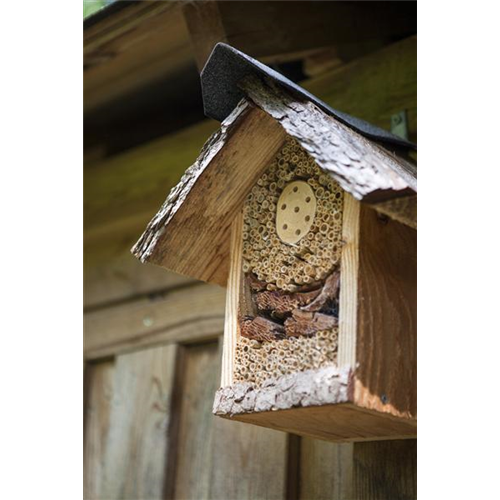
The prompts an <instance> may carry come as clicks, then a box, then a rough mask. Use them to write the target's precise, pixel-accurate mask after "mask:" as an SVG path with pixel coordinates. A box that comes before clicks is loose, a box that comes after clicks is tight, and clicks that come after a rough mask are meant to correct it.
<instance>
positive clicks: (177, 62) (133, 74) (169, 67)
mask: <svg viewBox="0 0 500 500" xmlns="http://www.w3.org/2000/svg"><path fill="white" fill-rule="evenodd" d="M192 60H193V53H192V47H191V44H190V40H189V33H188V30H187V27H186V25H185V23H184V19H183V17H182V12H181V9H180V5H179V3H177V2H143V3H135V4H132V3H131V4H130V5H128V6H127V7H126V8H122V9H121V10H120V11H119V12H115V13H114V14H113V15H112V16H108V17H106V18H104V19H102V20H101V21H100V22H97V23H95V24H93V25H92V26H89V27H86V28H85V29H84V68H85V86H84V90H85V94H84V97H85V98H84V103H85V111H86V112H89V111H92V110H94V109H96V108H98V107H99V106H102V105H105V104H107V103H109V102H110V101H112V100H116V99H118V98H121V97H123V96H125V95H126V94H129V93H131V92H133V91H134V90H136V89H137V88H138V87H140V86H144V85H146V84H147V83H148V82H154V81H155V80H158V78H161V77H163V78H165V76H171V77H172V78H173V77H174V75H175V74H176V73H177V72H179V70H182V69H183V68H185V67H186V66H188V65H190V64H192Z"/></svg>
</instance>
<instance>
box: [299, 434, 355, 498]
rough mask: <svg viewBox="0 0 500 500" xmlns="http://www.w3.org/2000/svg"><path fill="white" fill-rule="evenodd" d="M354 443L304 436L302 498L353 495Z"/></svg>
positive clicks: (301, 464)
mask: <svg viewBox="0 0 500 500" xmlns="http://www.w3.org/2000/svg"><path fill="white" fill-rule="evenodd" d="M355 446H359V445H358V444H354V443H341V444H337V443H327V442H326V441H320V440H318V439H311V438H302V443H301V454H300V496H299V498H300V500H348V499H354V498H355V497H354V496H353V495H352V491H353V488H352V486H353V484H352V481H353V451H354V447H355Z"/></svg>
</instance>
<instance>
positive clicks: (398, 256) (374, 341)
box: [221, 193, 416, 441]
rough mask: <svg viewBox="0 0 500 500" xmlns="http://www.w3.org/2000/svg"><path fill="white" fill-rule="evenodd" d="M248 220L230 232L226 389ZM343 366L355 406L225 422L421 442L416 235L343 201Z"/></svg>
mask: <svg viewBox="0 0 500 500" xmlns="http://www.w3.org/2000/svg"><path fill="white" fill-rule="evenodd" d="M242 220H243V218H242V215H241V214H239V215H238V216H237V217H236V218H235V220H234V222H233V224H232V228H231V251H230V255H231V258H230V270H229V278H228V286H227V296H226V320H225V331H224V348H223V356H222V374H221V386H222V387H223V388H224V387H228V386H232V385H233V383H234V379H233V373H234V360H235V348H236V342H237V338H238V335H239V333H238V321H237V317H238V302H239V295H240V289H241V276H242V270H241V263H242ZM342 234H343V241H344V246H343V249H342V260H341V287H340V297H339V305H340V307H339V348H338V365H339V366H340V367H348V368H349V369H350V373H351V375H350V377H351V378H350V389H349V393H348V394H349V396H348V398H349V401H348V402H342V403H339V404H333V405H332V404H326V405H322V406H312V407H307V408H304V407H295V408H290V409H286V410H279V411H263V412H252V413H239V414H237V415H230V414H228V415H222V416H224V417H226V418H232V419H234V420H239V421H243V422H248V423H252V424H256V425H261V426H264V427H271V428H274V429H279V430H284V431H287V432H293V433H296V434H300V435H304V436H310V437H316V438H320V439H326V440H330V441H361V440H374V439H401V438H414V437H415V436H416V231H415V230H414V229H411V228H409V227H408V226H405V225H403V224H401V223H399V222H396V221H394V220H389V219H387V218H385V217H383V216H380V215H379V214H377V212H375V211H374V210H373V209H371V208H370V207H368V206H366V205H363V204H360V203H359V202H358V201H356V200H355V199H354V198H353V197H352V196H351V195H349V194H348V193H345V196H344V214H343V228H342Z"/></svg>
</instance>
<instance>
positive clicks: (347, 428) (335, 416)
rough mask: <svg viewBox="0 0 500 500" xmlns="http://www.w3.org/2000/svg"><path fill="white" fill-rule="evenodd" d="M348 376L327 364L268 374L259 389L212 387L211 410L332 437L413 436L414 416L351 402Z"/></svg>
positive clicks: (375, 438) (347, 439) (318, 436)
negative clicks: (277, 376) (213, 396)
mask: <svg viewBox="0 0 500 500" xmlns="http://www.w3.org/2000/svg"><path fill="white" fill-rule="evenodd" d="M352 381H353V372H352V370H351V369H349V368H343V369H339V368H337V367H336V366H328V367H324V368H320V369H318V370H307V371H304V372H300V373H295V374H292V375H286V376H283V377H279V378H276V379H269V380H268V381H266V382H265V385H264V386H263V387H259V388H256V387H253V386H252V385H251V384H249V383H238V384H234V385H231V386H227V387H222V388H220V389H219V390H218V391H217V393H216V396H215V401H214V407H213V412H214V414H215V415H219V416H221V417H223V418H227V419H230V420H237V421H239V422H245V423H248V424H253V425H258V426H261V427H267V428H269V429H275V430H280V431H285V432H289V433H292V434H298V435H300V436H306V437H311V438H315V439H323V440H325V441H332V442H357V441H378V440H388V439H413V438H415V437H416V436H417V422H416V420H414V419H406V418H398V417H395V416H393V415H390V414H388V413H383V412H377V411H373V410H368V409H366V408H362V407H360V406H358V405H356V404H355V403H354V402H353V390H352V386H353V383H352ZM278 410H279V411H278Z"/></svg>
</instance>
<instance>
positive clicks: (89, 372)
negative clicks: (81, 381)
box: [83, 361, 114, 500]
mask: <svg viewBox="0 0 500 500" xmlns="http://www.w3.org/2000/svg"><path fill="white" fill-rule="evenodd" d="M113 374H114V363H113V361H105V362H102V363H99V364H91V365H87V366H86V367H85V389H86V393H87V394H86V398H85V402H84V417H85V429H84V475H83V497H84V498H85V499H86V500H94V499H95V500H97V499H100V498H101V494H102V491H103V487H104V465H105V454H106V442H107V439H108V434H109V432H110V425H111V422H110V416H111V408H112V401H113Z"/></svg>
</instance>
